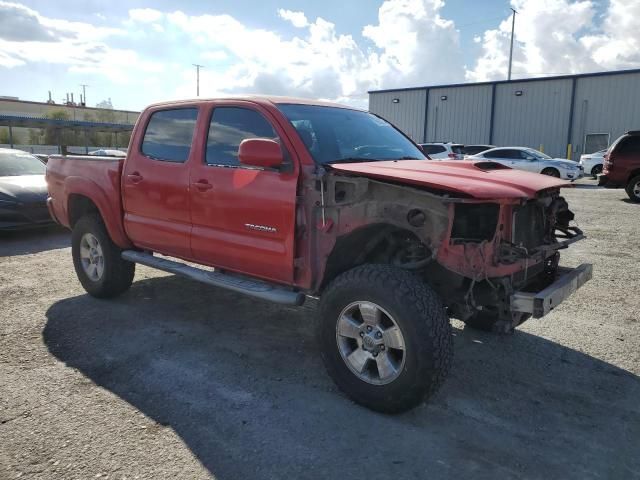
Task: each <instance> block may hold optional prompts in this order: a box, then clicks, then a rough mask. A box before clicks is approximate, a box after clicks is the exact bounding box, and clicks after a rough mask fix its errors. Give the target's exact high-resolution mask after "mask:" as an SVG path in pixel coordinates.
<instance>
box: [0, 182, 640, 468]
mask: <svg viewBox="0 0 640 480" xmlns="http://www.w3.org/2000/svg"><path fill="white" fill-rule="evenodd" d="M581 183H582V184H581V185H579V186H578V188H576V189H574V190H571V191H568V192H566V197H567V198H568V200H569V202H570V204H571V205H572V208H573V210H574V211H575V212H576V215H577V219H578V221H579V224H580V226H581V227H582V228H583V229H584V230H585V231H586V233H587V234H588V236H589V239H588V240H585V241H583V242H579V243H578V244H576V245H574V246H572V247H571V248H570V249H569V250H568V251H566V252H564V253H563V261H562V263H563V264H564V265H569V266H575V265H577V264H579V263H582V262H592V263H593V264H594V270H595V271H594V279H593V280H592V281H591V282H589V283H588V284H587V285H586V286H585V287H583V288H582V289H581V290H580V291H579V292H578V293H576V294H575V295H574V296H573V297H572V298H571V299H570V300H568V301H567V302H566V303H565V304H563V305H562V307H560V308H559V309H558V310H557V311H555V312H554V313H552V314H551V315H549V316H548V317H546V318H544V319H542V320H537V321H536V320H532V321H530V322H527V323H526V324H525V325H523V326H522V327H520V328H519V329H518V331H517V332H516V333H515V334H514V335H512V336H495V335H491V334H484V333H478V332H474V331H472V330H468V329H465V328H464V325H463V324H461V323H460V322H458V321H453V325H454V334H455V361H454V365H453V369H452V372H451V375H450V377H449V379H448V381H447V383H446V384H445V386H444V388H443V389H442V390H441V391H440V392H439V393H438V394H437V395H436V396H435V397H434V398H433V399H432V400H431V401H430V403H429V404H427V405H425V406H423V407H420V408H418V409H416V410H413V411H411V412H409V413H406V414H403V415H399V416H385V415H380V414H376V413H373V412H371V411H368V410H366V409H364V408H361V407H359V406H357V405H355V404H353V403H351V402H350V401H349V400H348V399H346V398H345V397H344V396H343V395H342V394H341V393H339V392H338V391H337V390H336V388H335V387H334V386H333V383H332V382H331V380H330V379H329V378H328V377H327V375H326V374H325V372H324V369H323V367H322V364H321V361H320V358H319V354H318V351H317V346H316V344H315V342H314V337H313V311H312V308H304V309H286V308H285V309H283V308H281V307H275V306H273V305H270V304H267V303H263V302H259V301H254V300H250V299H247V298H245V297H242V296H239V295H236V294H232V293H229V292H225V291H222V290H216V289H214V288H211V287H207V286H203V285H200V284H196V283H193V282H190V281H187V280H183V279H181V278H176V277H173V276H170V275H169V276H168V275H166V274H164V273H160V272H157V271H154V270H151V269H148V268H145V267H138V270H137V273H136V282H135V283H134V285H133V287H132V288H131V290H130V291H129V292H128V293H127V294H125V295H123V296H122V297H120V298H118V299H116V300H112V301H100V300H96V299H93V298H91V297H89V296H87V295H86V294H85V293H84V291H83V290H82V288H81V287H80V284H79V283H78V281H77V280H76V277H75V273H74V272H73V267H72V264H71V253H70V248H69V237H68V234H67V233H66V232H65V231H61V230H59V229H51V230H48V231H44V232H43V231H40V232H30V233H22V234H9V235H7V234H5V235H2V236H1V237H0V479H2V480H4V479H13V478H37V479H40V478H47V479H53V478H55V479H60V478H62V479H89V478H110V479H114V478H117V479H122V478H128V479H131V478H153V479H164V478H180V479H191V478H219V479H222V480H226V479H262V478H273V479H285V478H292V479H301V478H365V477H366V478H369V479H373V478H430V479H438V478H471V477H473V478H480V479H482V478H487V479H495V478H527V479H532V478H540V479H548V478H563V479H567V478H576V479H586V478H598V479H602V478H624V479H629V478H640V378H639V376H640V348H639V347H640V321H639V312H640V294H639V291H640V281H639V278H640V235H639V234H638V232H639V230H638V229H639V226H640V205H637V204H632V203H629V202H627V201H625V200H624V199H626V196H625V193H624V191H622V190H603V189H599V188H597V187H594V186H593V181H590V180H584V181H582V182H581Z"/></svg>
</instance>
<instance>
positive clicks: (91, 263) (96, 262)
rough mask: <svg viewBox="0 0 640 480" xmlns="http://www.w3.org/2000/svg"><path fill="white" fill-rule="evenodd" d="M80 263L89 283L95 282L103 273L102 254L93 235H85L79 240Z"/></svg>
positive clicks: (100, 247) (98, 243)
mask: <svg viewBox="0 0 640 480" xmlns="http://www.w3.org/2000/svg"><path fill="white" fill-rule="evenodd" d="M80 262H81V264H82V269H83V270H84V273H86V274H87V277H89V279H90V280H91V281H94V282H97V281H98V280H100V279H101V278H102V275H103V273H104V254H103V251H102V246H101V245H100V242H99V241H98V239H97V238H96V236H95V235H93V234H91V233H85V234H84V235H83V236H82V238H81V239H80Z"/></svg>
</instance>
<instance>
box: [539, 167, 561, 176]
mask: <svg viewBox="0 0 640 480" xmlns="http://www.w3.org/2000/svg"><path fill="white" fill-rule="evenodd" d="M540 173H542V175H548V176H549V177H556V178H560V172H559V171H558V170H557V169H555V168H545V169H544V170H542V172H540Z"/></svg>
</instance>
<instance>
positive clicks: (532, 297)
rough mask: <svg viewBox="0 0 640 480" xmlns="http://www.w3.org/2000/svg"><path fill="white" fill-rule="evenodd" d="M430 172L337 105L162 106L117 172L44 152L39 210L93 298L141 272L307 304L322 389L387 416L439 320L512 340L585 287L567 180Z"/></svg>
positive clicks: (420, 373)
mask: <svg viewBox="0 0 640 480" xmlns="http://www.w3.org/2000/svg"><path fill="white" fill-rule="evenodd" d="M426 159H427V157H425V155H424V154H423V153H422V151H421V150H420V148H419V147H418V146H417V145H416V144H414V143H413V142H412V141H411V140H410V139H409V138H408V137H406V136H405V135H404V134H403V133H402V132H400V131H399V130H398V129H396V128H395V127H394V126H393V125H391V124H389V123H388V122H386V121H385V120H383V119H382V118H379V117H377V116H375V115H372V114H370V113H367V112H363V111H359V110H355V109H351V108H348V107H344V106H340V105H335V104H330V103H323V102H311V101H306V100H299V99H291V98H266V97H256V98H253V97H248V98H243V99H224V100H200V99H199V100H194V101H181V102H171V103H162V104H157V105H152V106H150V107H148V108H147V109H146V110H145V111H144V112H143V113H142V114H141V115H140V118H139V120H138V122H137V124H136V125H135V128H134V131H133V135H132V137H131V143H130V145H129V150H128V154H127V157H126V158H125V159H114V158H87V157H64V156H52V157H51V158H50V160H49V163H48V165H47V182H48V185H49V194H50V197H49V200H48V204H49V208H50V211H51V215H52V216H53V218H54V219H56V220H57V221H58V222H59V223H61V224H62V225H66V226H67V227H69V228H71V229H72V231H73V234H72V254H73V263H74V266H75V270H76V272H77V275H78V278H79V279H80V282H81V283H82V285H83V287H84V288H85V289H86V291H87V292H89V293H90V294H91V295H94V296H96V297H113V296H115V295H118V294H121V293H123V292H124V291H125V290H127V289H128V288H129V287H130V285H131V283H132V281H133V277H134V269H135V264H136V263H140V264H144V265H147V266H151V267H155V268H158V269H161V270H165V271H168V272H173V273H175V274H179V275H184V276H187V277H190V278H192V279H196V280H199V281H202V282H205V283H208V284H210V285H215V286H218V287H223V288H227V289H230V290H233V291H236V292H240V293H244V294H247V295H251V296H253V297H256V298H260V299H264V300H269V301H273V302H278V303H281V304H288V305H300V304H302V303H303V302H304V301H305V299H306V298H307V297H319V306H318V311H319V320H318V343H319V345H320V347H321V351H322V357H323V360H324V362H325V365H326V367H327V370H328V372H329V374H330V375H331V377H332V378H333V379H334V380H335V382H336V383H337V385H338V386H339V387H340V388H341V389H342V390H343V391H344V392H346V393H347V394H348V395H349V396H350V397H352V398H353V399H354V400H355V401H356V402H359V403H361V404H363V405H365V406H367V407H369V408H372V409H375V410H378V411H384V412H399V411H404V410H407V409H409V408H412V407H414V406H415V405H417V404H419V403H421V402H422V401H423V400H424V399H425V398H427V397H428V396H429V395H430V394H431V393H433V392H434V391H435V390H436V389H437V388H438V386H439V385H440V384H441V383H442V381H443V380H444V378H445V376H446V374H447V372H448V370H449V367H450V364H451V359H452V338H451V327H450V324H449V316H453V317H456V318H459V319H461V320H462V321H464V322H466V323H467V325H469V326H471V327H476V328H481V329H484V330H493V331H497V332H510V331H512V330H513V329H514V328H515V327H516V326H517V325H519V324H520V323H522V322H523V321H524V320H526V319H527V318H529V317H531V316H533V317H536V318H538V317H542V316H544V315H545V314H547V313H548V312H549V311H550V310H551V309H553V308H555V307H557V306H558V304H560V303H561V302H562V301H563V300H564V299H565V298H567V297H568V296H569V295H570V294H571V293H572V292H574V291H575V290H576V289H577V288H579V287H580V286H581V285H582V284H583V283H584V282H586V281H587V280H589V279H590V278H591V265H589V264H583V265H581V266H579V267H577V268H573V269H570V268H563V267H559V266H558V261H559V256H560V254H559V250H561V249H563V248H566V247H567V246H568V245H569V244H571V243H573V242H575V241H577V240H580V239H581V238H583V234H582V232H581V231H580V230H579V229H578V228H577V227H575V226H573V225H572V224H571V223H572V220H573V213H572V212H571V211H570V210H569V208H568V205H567V202H566V201H565V200H564V198H563V197H562V196H560V188H561V187H565V186H568V183H567V182H565V181H562V180H559V179H555V178H552V177H548V176H543V175H538V174H535V173H527V172H521V171H515V170H511V169H510V168H508V167H505V166H503V165H499V164H496V163H492V162H486V161H478V162H471V161H444V162H428V161H425V160H426ZM184 261H188V262H190V263H191V264H187V263H185V262H184ZM193 263H195V264H199V265H203V266H206V267H202V268H199V267H195V266H193V265H192V264H193ZM210 267H214V269H213V270H212V269H211V268H210Z"/></svg>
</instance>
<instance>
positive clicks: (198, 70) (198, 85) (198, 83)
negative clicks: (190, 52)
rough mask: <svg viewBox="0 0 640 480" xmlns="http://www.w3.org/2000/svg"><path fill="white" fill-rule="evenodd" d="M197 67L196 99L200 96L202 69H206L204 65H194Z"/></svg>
mask: <svg viewBox="0 0 640 480" xmlns="http://www.w3.org/2000/svg"><path fill="white" fill-rule="evenodd" d="M192 65H193V66H194V67H196V97H199V96H200V69H201V68H204V65H198V64H197V63H194V64H192Z"/></svg>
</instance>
